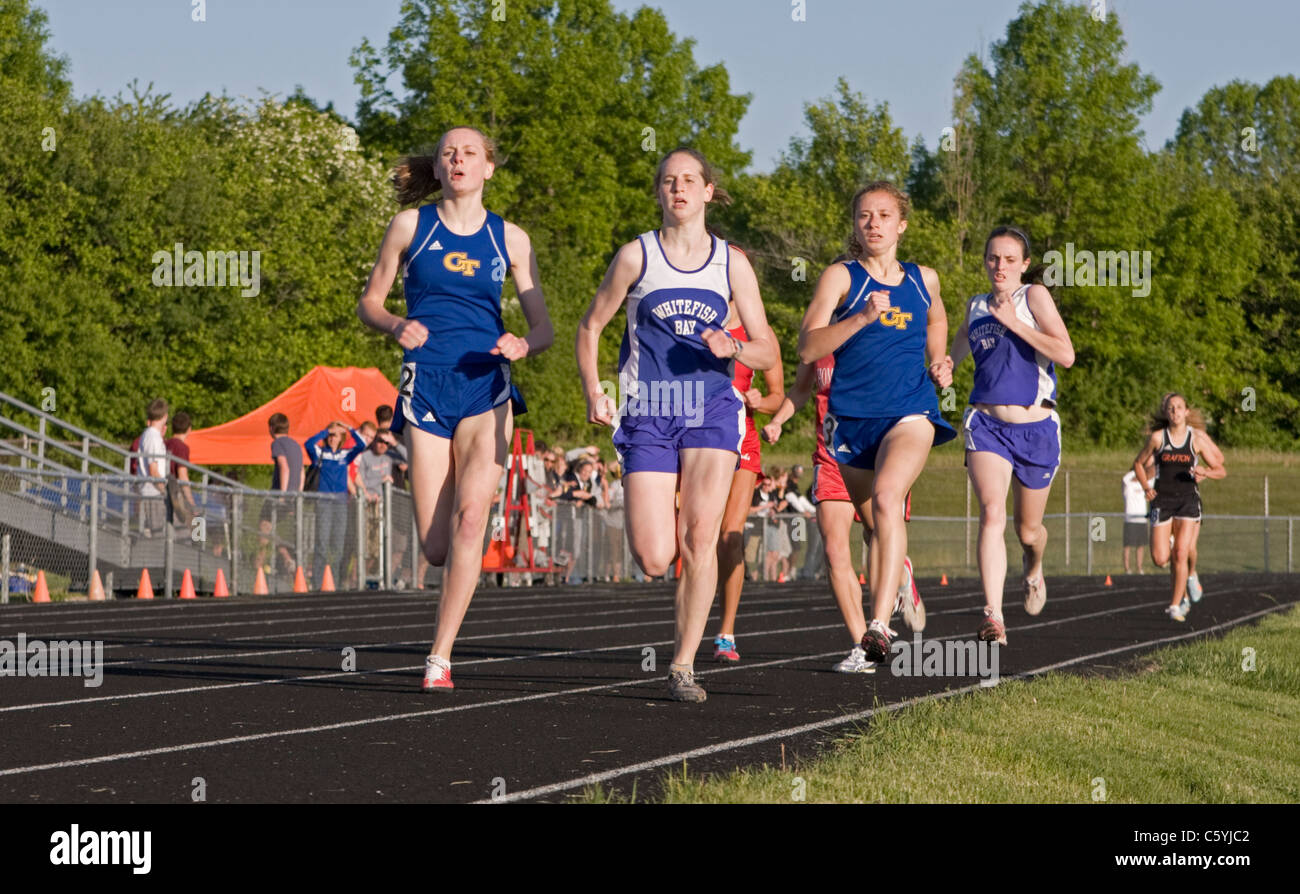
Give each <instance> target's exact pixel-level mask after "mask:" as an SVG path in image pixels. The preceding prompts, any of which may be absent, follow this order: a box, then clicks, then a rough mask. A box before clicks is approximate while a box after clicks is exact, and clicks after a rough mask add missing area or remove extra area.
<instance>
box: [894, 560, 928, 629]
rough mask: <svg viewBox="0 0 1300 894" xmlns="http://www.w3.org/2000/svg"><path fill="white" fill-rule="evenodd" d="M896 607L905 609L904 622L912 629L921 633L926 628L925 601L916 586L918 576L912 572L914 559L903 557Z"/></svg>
mask: <svg viewBox="0 0 1300 894" xmlns="http://www.w3.org/2000/svg"><path fill="white" fill-rule="evenodd" d="M894 605H895V608H897V607H899V606H901V607H902V609H903V622H904V623H905V624H907V626H908V627H910V628H912V630H914V631H916V632H917V633H920V632H921V631H922V630H924V629H925V603H924V602H922V601H921V591H920V590H918V589H917V588H916V577H915V576H914V575H913V574H912V560H911V559H910V558H909V557H907V556H904V557H903V576H902V578H901V579H900V580H899V583H898V599H897V601H896V602H895V603H894Z"/></svg>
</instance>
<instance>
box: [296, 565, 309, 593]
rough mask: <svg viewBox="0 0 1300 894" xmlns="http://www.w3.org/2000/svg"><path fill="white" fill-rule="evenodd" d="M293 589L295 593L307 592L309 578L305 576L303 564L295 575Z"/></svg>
mask: <svg viewBox="0 0 1300 894" xmlns="http://www.w3.org/2000/svg"><path fill="white" fill-rule="evenodd" d="M293 591H294V592H295V593H306V592H307V578H306V577H304V576H303V573H302V566H301V565H299V566H298V573H297V574H295V575H294V576H293Z"/></svg>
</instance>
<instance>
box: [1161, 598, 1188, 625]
mask: <svg viewBox="0 0 1300 894" xmlns="http://www.w3.org/2000/svg"><path fill="white" fill-rule="evenodd" d="M1165 614H1167V615H1168V616H1169V617H1170V619H1171V620H1174V621H1186V620H1187V600H1186V599H1184V600H1183V601H1182V602H1180V603H1178V604H1177V605H1171V606H1169V607H1167V608H1166V609H1165Z"/></svg>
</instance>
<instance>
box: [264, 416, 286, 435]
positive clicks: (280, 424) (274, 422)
mask: <svg viewBox="0 0 1300 894" xmlns="http://www.w3.org/2000/svg"><path fill="white" fill-rule="evenodd" d="M266 424H267V425H269V426H270V427H271V431H272V432H274V433H275V434H277V435H287V434H288V433H289V417H288V416H286V415H284V414H283V413H273V414H271V418H270V419H268V420H266Z"/></svg>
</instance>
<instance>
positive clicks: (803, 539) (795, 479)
mask: <svg viewBox="0 0 1300 894" xmlns="http://www.w3.org/2000/svg"><path fill="white" fill-rule="evenodd" d="M802 472H803V466H795V467H793V468H792V469H790V472H789V474H788V476H787V477H786V483H785V490H784V492H783V493H782V495H781V497H782V499H784V500H785V502H786V505H787V506H788V507H789V509H788V511H790V512H797V513H799V514H800V515H802V516H803V517H804V518H803V521H802V522H799V523H798V528H797V530H798V533H799V535H800V536H798V537H796V536H795V533H794V532H795V530H796V529H795V528H793V527H792V528H791V536H790V540H791V541H792V542H791V545H790V561H789V564H790V566H791V568H792V569H796V570H801V569H802V568H803V566H804V564H805V562H806V561H807V560H808V557H809V556H812V555H815V554H814V553H811V552H809V540H808V528H809V525H808V523H807V520H808V519H810V518H814V517H816V514H817V507H815V506H814V505H813V504H812V503H810V502H808V498H807V497H805V496H804V495H803V494H801V493H800V492H799V474H800V473H802ZM816 527H817V526H816V525H812V528H813V529H814V530H815V529H816ZM796 576H802V575H801V574H796Z"/></svg>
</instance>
